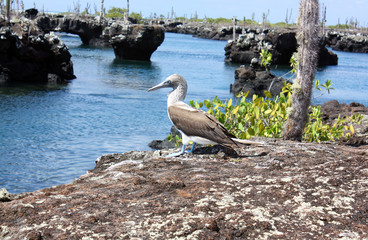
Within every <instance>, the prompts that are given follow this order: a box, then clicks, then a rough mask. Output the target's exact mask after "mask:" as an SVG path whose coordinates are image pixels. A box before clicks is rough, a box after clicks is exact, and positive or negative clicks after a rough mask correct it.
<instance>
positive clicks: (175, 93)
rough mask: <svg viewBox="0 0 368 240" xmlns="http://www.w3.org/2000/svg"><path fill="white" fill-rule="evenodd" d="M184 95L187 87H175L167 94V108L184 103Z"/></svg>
mask: <svg viewBox="0 0 368 240" xmlns="http://www.w3.org/2000/svg"><path fill="white" fill-rule="evenodd" d="M186 95H187V87H186V86H183V85H179V86H177V87H176V88H174V90H172V91H171V92H170V93H169V96H168V98H167V106H170V105H172V104H174V103H176V102H179V101H184V99H185V96H186Z"/></svg>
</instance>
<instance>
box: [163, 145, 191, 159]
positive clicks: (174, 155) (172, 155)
mask: <svg viewBox="0 0 368 240" xmlns="http://www.w3.org/2000/svg"><path fill="white" fill-rule="evenodd" d="M185 147H186V145H184V144H183V147H182V148H181V151H180V152H176V153H171V154H169V155H167V156H166V157H177V156H180V155H182V154H184V152H185Z"/></svg>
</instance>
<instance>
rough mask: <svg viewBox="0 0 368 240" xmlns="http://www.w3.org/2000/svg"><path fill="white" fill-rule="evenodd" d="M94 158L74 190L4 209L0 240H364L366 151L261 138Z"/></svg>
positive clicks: (44, 192)
mask: <svg viewBox="0 0 368 240" xmlns="http://www.w3.org/2000/svg"><path fill="white" fill-rule="evenodd" d="M257 140H258V141H262V142H263V144H262V145H260V146H252V147H245V148H241V149H237V151H238V153H239V156H231V155H228V154H227V153H226V151H225V150H224V149H222V148H219V147H212V148H199V149H197V150H196V152H195V154H193V155H190V154H186V155H184V156H181V157H178V158H163V156H164V155H166V154H167V153H168V152H170V151H172V150H158V151H148V152H128V153H123V154H110V155H105V156H102V157H100V158H99V159H98V160H97V162H96V167H95V168H94V169H93V170H91V171H88V173H87V174H85V175H83V176H81V177H80V178H79V179H77V180H75V181H73V182H72V183H69V184H65V185H59V186H55V187H51V188H45V189H41V190H39V191H35V192H32V193H24V194H19V195H11V196H8V198H7V202H0V219H1V224H0V238H1V239H82V238H88V239H266V238H267V239H280V238H282V239H321V238H329V239H339V238H341V239H363V238H367V237H368V227H367V226H368V215H367V205H366V199H367V197H368V185H367V182H368V161H367V159H368V147H367V145H365V146H359V147H350V146H339V145H335V144H315V143H296V142H288V141H281V140H275V139H257Z"/></svg>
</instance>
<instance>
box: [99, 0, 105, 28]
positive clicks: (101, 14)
mask: <svg viewBox="0 0 368 240" xmlns="http://www.w3.org/2000/svg"><path fill="white" fill-rule="evenodd" d="M103 5H104V0H101V11H100V23H102V19H103V12H104V6H103Z"/></svg>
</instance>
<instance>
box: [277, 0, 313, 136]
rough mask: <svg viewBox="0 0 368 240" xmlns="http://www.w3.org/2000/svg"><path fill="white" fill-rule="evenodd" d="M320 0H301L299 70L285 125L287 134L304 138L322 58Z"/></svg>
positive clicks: (284, 133)
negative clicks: (319, 49)
mask: <svg viewBox="0 0 368 240" xmlns="http://www.w3.org/2000/svg"><path fill="white" fill-rule="evenodd" d="M318 13H319V4H318V0H301V2H300V7H299V17H298V25H299V26H298V27H299V31H298V35H297V39H298V43H299V48H298V57H297V62H298V66H297V74H296V79H295V80H294V83H293V87H292V90H293V95H292V107H291V111H290V112H289V118H288V120H287V122H286V124H285V126H284V132H283V138H284V139H287V140H294V141H301V140H302V136H303V130H304V127H305V124H306V122H307V120H308V108H309V106H310V102H311V96H312V89H313V80H314V74H315V71H316V67H317V62H318V41H319V38H318V31H319V26H318V22H319V16H318Z"/></svg>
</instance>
